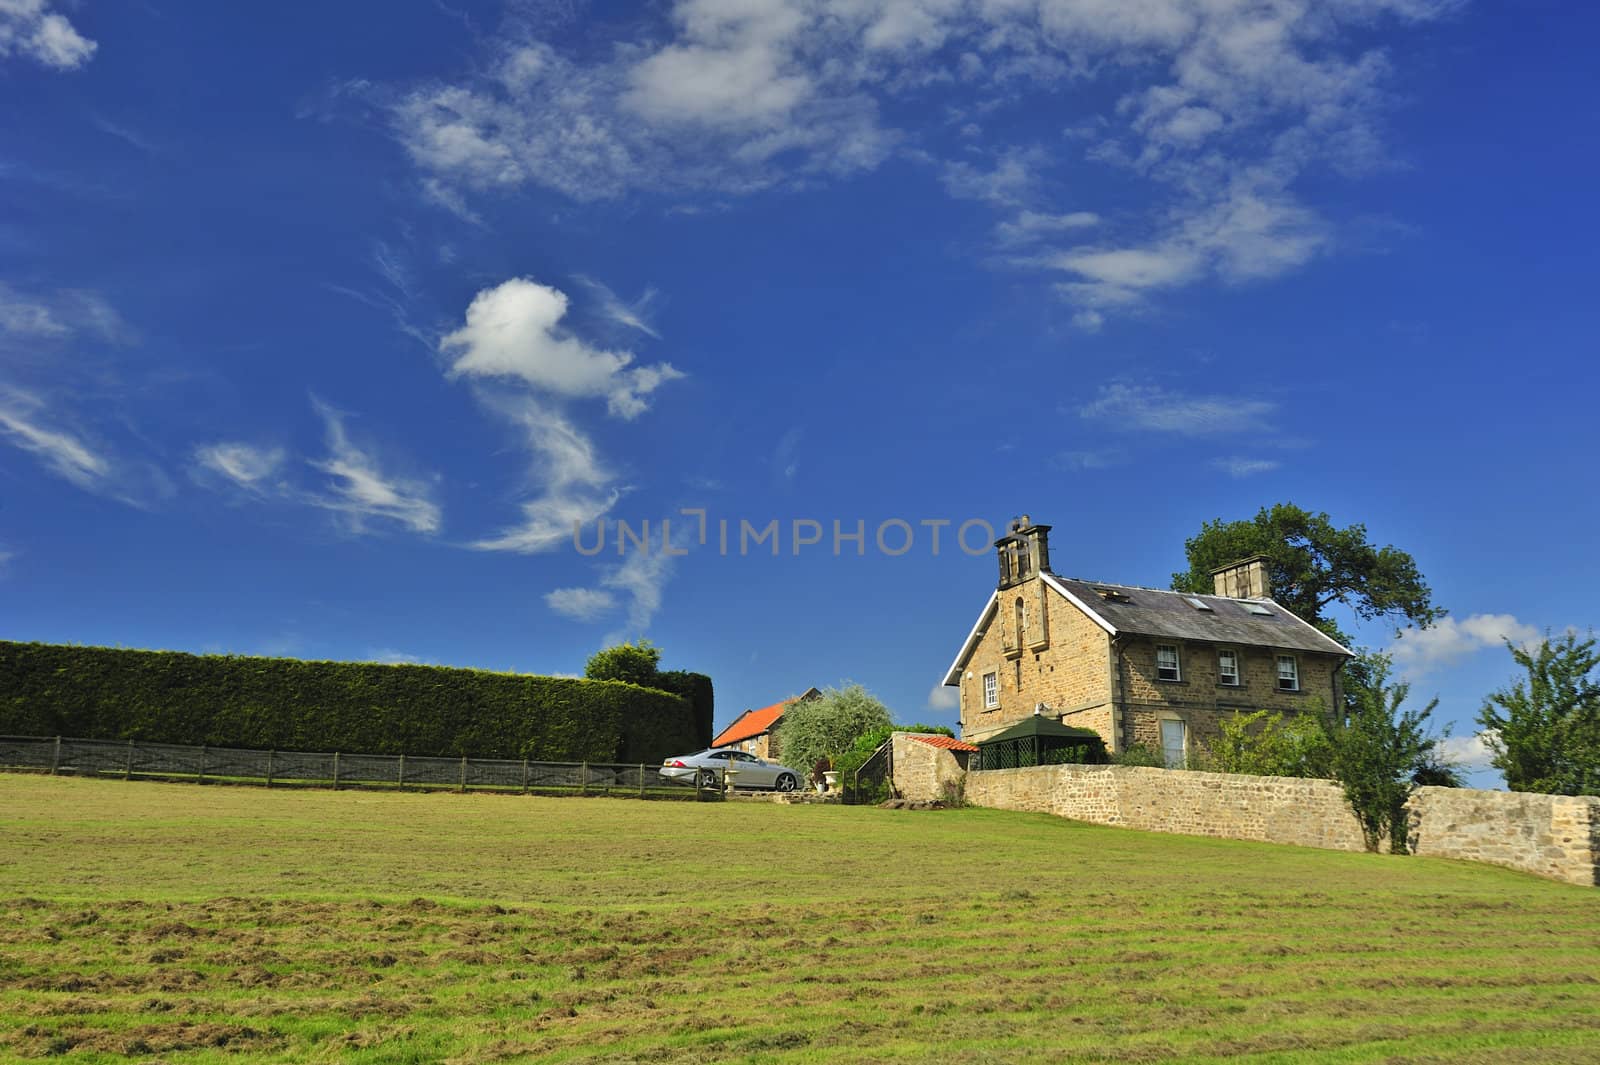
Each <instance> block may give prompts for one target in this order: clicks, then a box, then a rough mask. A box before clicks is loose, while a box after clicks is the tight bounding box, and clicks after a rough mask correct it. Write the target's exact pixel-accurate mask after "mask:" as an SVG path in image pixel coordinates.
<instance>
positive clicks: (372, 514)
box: [305, 398, 441, 535]
mask: <svg viewBox="0 0 1600 1065" xmlns="http://www.w3.org/2000/svg"><path fill="white" fill-rule="evenodd" d="M312 405H313V406H314V407H316V410H317V413H318V414H319V415H321V416H322V420H323V423H324V426H325V427H326V431H327V446H328V452H329V453H328V456H327V458H324V459H313V460H308V465H310V466H311V467H312V468H313V469H316V470H320V471H321V472H323V473H326V474H327V475H328V476H329V477H330V478H331V480H330V481H329V482H328V483H327V484H326V486H325V491H324V493H321V494H312V495H308V496H307V497H306V498H305V501H306V502H308V503H310V504H312V505H313V506H319V507H322V508H324V509H326V510H332V511H336V512H338V513H340V514H342V515H344V516H345V518H346V519H347V521H348V523H349V525H350V527H351V529H352V530H353V531H356V532H362V531H365V528H366V523H367V522H368V521H369V520H374V519H376V520H381V521H393V522H397V523H398V524H400V525H404V526H405V527H406V528H408V529H410V530H411V531H413V532H417V533H423V534H425V535H428V534H432V533H435V532H438V531H439V525H440V522H441V515H440V510H439V506H438V504H436V503H434V502H433V500H432V499H430V498H429V496H430V489H429V487H428V485H426V484H424V483H423V482H421V481H416V480H409V479H406V478H402V477H396V476H393V475H389V474H385V473H384V472H383V471H382V470H381V469H380V468H379V466H378V462H377V460H376V459H375V458H374V457H373V456H372V455H370V454H368V453H367V452H365V451H363V450H362V449H361V448H359V447H357V446H356V445H355V444H354V443H352V442H351V440H350V437H349V434H348V433H347V432H346V431H345V427H344V415H343V414H342V413H341V412H339V411H337V410H335V409H334V408H332V407H330V406H328V405H327V404H326V403H323V402H322V401H321V400H318V399H315V398H313V400H312Z"/></svg>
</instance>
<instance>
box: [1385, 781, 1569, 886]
mask: <svg viewBox="0 0 1600 1065" xmlns="http://www.w3.org/2000/svg"><path fill="white" fill-rule="evenodd" d="M1406 809H1407V812H1408V814H1409V815H1410V816H1409V818H1408V820H1409V822H1410V830H1409V833H1408V835H1409V839H1408V843H1409V845H1410V848H1411V852H1412V853H1413V854H1421V855H1426V856H1428V857H1433V858H1460V859H1463V860H1465V861H1469V862H1488V863H1489V864H1491V865H1507V866H1510V867H1511V868H1513V869H1522V870H1525V871H1527V872H1530V873H1537V874H1539V875H1540V876H1548V877H1553V878H1554V879H1556V880H1566V881H1568V882H1570V883H1574V884H1590V885H1593V884H1600V799H1597V798H1592V797H1589V796H1568V795H1532V794H1528V793H1526V792H1507V791H1473V790H1469V789H1466V788H1419V789H1418V790H1417V793H1416V794H1415V795H1413V796H1412V797H1411V801H1410V803H1409V804H1408V805H1407V807H1406Z"/></svg>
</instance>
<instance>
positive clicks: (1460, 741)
mask: <svg viewBox="0 0 1600 1065" xmlns="http://www.w3.org/2000/svg"><path fill="white" fill-rule="evenodd" d="M1438 750H1439V754H1440V755H1442V756H1443V758H1444V760H1445V761H1446V762H1449V763H1450V764H1451V765H1456V766H1460V767H1461V768H1462V769H1467V770H1473V769H1488V768H1490V762H1491V761H1492V760H1493V758H1494V749H1493V748H1491V747H1490V746H1489V743H1488V735H1487V734H1486V733H1482V732H1479V733H1474V734H1473V735H1471V736H1447V737H1445V738H1444V739H1443V740H1442V741H1440V743H1439V747H1438Z"/></svg>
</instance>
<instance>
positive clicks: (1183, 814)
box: [897, 765, 1365, 851]
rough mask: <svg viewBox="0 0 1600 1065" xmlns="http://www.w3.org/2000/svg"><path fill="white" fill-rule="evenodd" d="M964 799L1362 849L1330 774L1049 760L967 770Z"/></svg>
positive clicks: (1107, 820)
mask: <svg viewBox="0 0 1600 1065" xmlns="http://www.w3.org/2000/svg"><path fill="white" fill-rule="evenodd" d="M897 768H898V767H897ZM897 780H898V776H897ZM966 799H967V801H968V802H969V803H972V804H973V805H975V806H989V807H994V808H997V809H1002V810H1031V811H1036V812H1039V813H1051V814H1055V815H1057V816H1059V817H1068V818H1071V819H1073V820H1075V821H1088V822H1091V823H1093V824H1099V825H1120V826H1122V827H1125V828H1140V829H1144V830H1146V831H1149V832H1177V833H1183V834H1186V835H1194V836H1219V837H1222V838H1224V839H1246V840H1260V841H1263V842H1267V843H1293V844H1298V845H1299V846H1302V847H1323V848H1326V849H1329V850H1344V851H1359V850H1363V849H1365V845H1364V843H1363V841H1362V838H1361V826H1360V825H1359V824H1358V823H1357V822H1356V819H1355V815H1353V814H1352V813H1351V812H1350V808H1349V807H1348V806H1347V805H1345V800H1344V792H1343V791H1342V790H1341V789H1340V787H1339V785H1338V784H1335V783H1334V782H1332V781H1329V780H1301V779H1294V778H1288V777H1249V776H1233V775H1229V774H1224V773H1191V772H1185V771H1182V770H1167V769H1147V768H1144V767H1141V766H1119V765H1052V766H1035V767H1032V768H1028V769H996V770H985V771H983V772H979V773H969V774H967V779H966Z"/></svg>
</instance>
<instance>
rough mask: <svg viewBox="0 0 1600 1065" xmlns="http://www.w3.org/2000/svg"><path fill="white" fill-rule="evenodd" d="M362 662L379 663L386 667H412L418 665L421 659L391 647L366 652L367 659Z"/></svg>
mask: <svg viewBox="0 0 1600 1065" xmlns="http://www.w3.org/2000/svg"><path fill="white" fill-rule="evenodd" d="M363 661H367V662H379V663H382V664H383V665H386V666H414V665H417V664H419V663H420V662H421V661H422V659H420V658H418V657H417V656H416V655H413V654H407V653H406V652H405V651H397V650H395V649H394V648H392V647H374V648H373V649H372V650H370V651H368V652H367V657H366V658H365V659H364V660H363Z"/></svg>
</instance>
